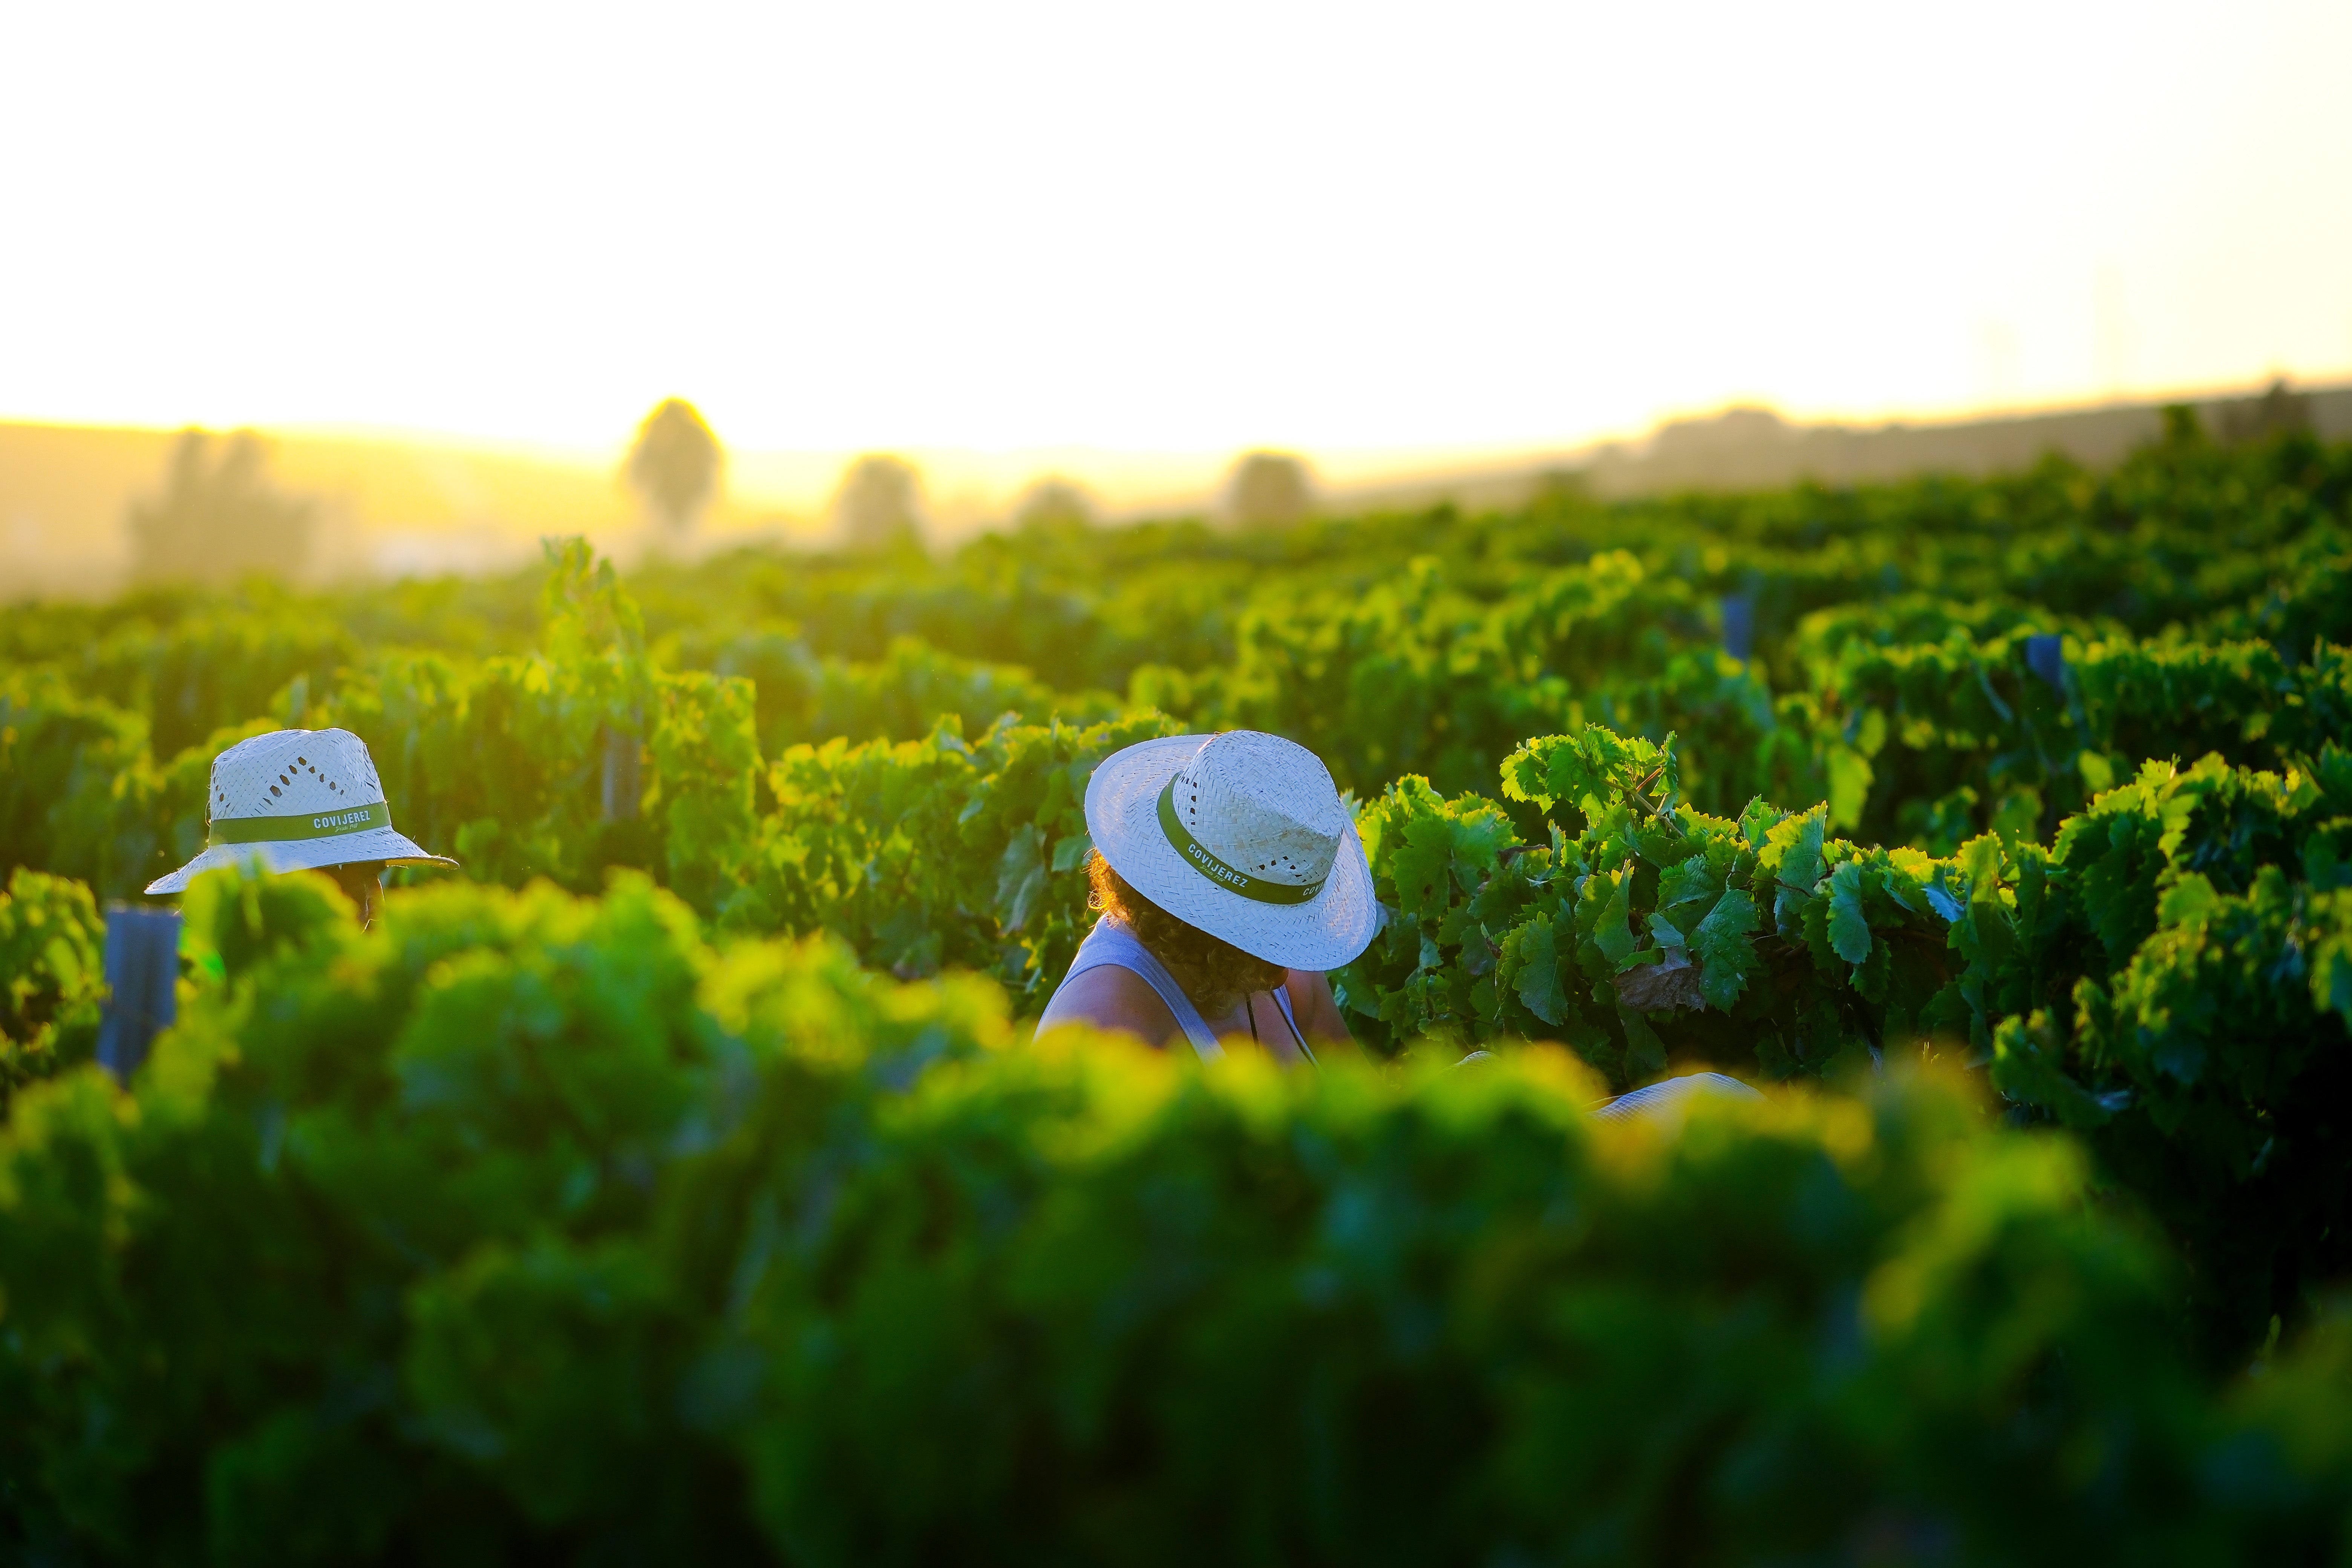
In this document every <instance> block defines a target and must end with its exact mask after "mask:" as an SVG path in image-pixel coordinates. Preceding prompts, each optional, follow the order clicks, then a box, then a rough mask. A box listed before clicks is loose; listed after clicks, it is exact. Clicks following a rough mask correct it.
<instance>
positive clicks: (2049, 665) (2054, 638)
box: [2025, 632, 2066, 697]
mask: <svg viewBox="0 0 2352 1568" xmlns="http://www.w3.org/2000/svg"><path fill="white" fill-rule="evenodd" d="M2025 668H2028V669H2030V670H2032V672H2033V673H2034V674H2036V675H2038V676H2040V677H2041V678H2042V681H2043V683H2044V684H2046V685H2047V686H2048V687H2049V688H2050V689H2051V690H2053V691H2055V692H2057V693H2058V694H2059V695H2060V696H2062V697H2063V696H2064V695H2065V693H2066V649H2065V645H2064V644H2063V643H2062V642H2061V641H2060V640H2059V637H2058V634H2057V633H2056V632H2042V633H2039V634H2037V635H2036V636H2033V637H2027V638H2026V639H2025Z"/></svg>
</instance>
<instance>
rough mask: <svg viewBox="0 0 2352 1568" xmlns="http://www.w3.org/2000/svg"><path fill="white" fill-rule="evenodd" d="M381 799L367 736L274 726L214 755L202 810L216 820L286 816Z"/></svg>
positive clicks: (342, 731) (372, 802)
mask: <svg viewBox="0 0 2352 1568" xmlns="http://www.w3.org/2000/svg"><path fill="white" fill-rule="evenodd" d="M382 800H383V783H382V782H381V781H380V780H378V779H377V777H376V773H375V763H374V762H373V760H372V759H371V758H370V757H369V756H368V749H367V742H364V741H362V740H361V739H360V738H359V737H358V736H357V735H354V734H352V732H351V731H349V730H273V731H270V732H269V733H268V734H267V735H256V736H254V737H253V738H252V739H251V740H249V741H239V742H237V743H236V745H234V746H231V747H230V748H229V749H228V750H227V751H226V752H222V753H221V754H220V755H219V756H217V757H215V758H214V759H213V776H212V789H211V793H210V794H209V795H206V797H205V816H207V817H209V818H210V819H211V820H213V821H215V822H223V821H234V820H236V819H237V818H239V817H250V816H295V815H297V814H299V813H303V812H327V811H338V810H344V809H348V808H350V807H352V806H359V805H377V804H378V803H380V802H381V801H382Z"/></svg>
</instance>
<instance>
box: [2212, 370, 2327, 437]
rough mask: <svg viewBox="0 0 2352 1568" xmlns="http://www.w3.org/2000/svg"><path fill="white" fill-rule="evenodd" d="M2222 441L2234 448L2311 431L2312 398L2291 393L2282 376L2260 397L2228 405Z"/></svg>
mask: <svg viewBox="0 0 2352 1568" xmlns="http://www.w3.org/2000/svg"><path fill="white" fill-rule="evenodd" d="M2310 428H2311V399H2310V398H2308V397H2305V396H2304V395H2302V394H2300V393H2297V392H2293V391H2290V390H2289V389H2288V387H2287V384H2286V381H2285V379H2284V377H2280V378H2277V379H2274V380H2273V381H2272V383H2271V385H2270V390H2269V391H2268V392H2265V393H2263V395H2261V396H2260V397H2248V398H2242V399H2240V400H2239V401H2237V402H2235V403H2225V404H2223V405H2221V439H2222V440H2224V441H2227V442H2229V443H2231V445H2233V446H2242V445H2244V444H2247V443H2249V442H2254V441H2267V440H2269V439H2270V438H2271V437H2273V436H2287V435H2297V434H2302V433H2305V432H2307V431H2309V430H2310Z"/></svg>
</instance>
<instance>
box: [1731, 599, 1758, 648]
mask: <svg viewBox="0 0 2352 1568" xmlns="http://www.w3.org/2000/svg"><path fill="white" fill-rule="evenodd" d="M1755 647H1756V595H1753V594H1726V595H1724V596H1723V651H1724V652H1726V653H1727V654H1729V655H1730V656H1731V657H1732V658H1736V659H1738V661H1739V662H1740V663H1742V664H1746V663H1747V662H1748V655H1749V654H1750V653H1751V652H1753V651H1754V650H1755Z"/></svg>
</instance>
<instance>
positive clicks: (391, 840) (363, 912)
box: [147, 730, 457, 928]
mask: <svg viewBox="0 0 2352 1568" xmlns="http://www.w3.org/2000/svg"><path fill="white" fill-rule="evenodd" d="M205 818H206V821H205V847H204V849H203V850H202V851H201V852H199V853H198V854H197V856H196V858H194V859H193V860H191V861H189V862H188V863H187V864H186V865H184V866H183V867H181V868H179V869H178V870H176V871H174V872H173V873H172V874H171V875H170V876H168V877H158V878H157V879H155V880H153V881H152V882H150V883H148V884H147V891H148V893H149V894H150V895H151V896H152V895H161V894H166V893H176V892H178V891H180V890H181V889H184V888H185V887H186V886H187V885H188V884H189V883H190V882H191V881H193V880H194V879H195V878H196V877H197V876H199V875H201V874H202V873H204V872H205V871H209V870H212V869H213V868H215V867H219V866H234V865H240V864H245V863H247V862H257V863H258V864H259V865H260V866H261V867H262V868H263V869H265V870H268V871H272V872H285V871H320V872H323V873H325V874H326V875H327V876H329V877H331V878H332V879H334V881H335V883H336V885H337V886H338V887H340V888H341V889H343V891H344V893H345V894H347V895H348V896H349V897H350V899H351V900H352V904H354V905H355V906H357V908H358V910H359V916H360V924H361V926H362V928H365V927H367V926H371V925H373V924H374V923H375V917H376V915H377V914H378V913H379V912H380V911H381V910H382V909H383V868H385V867H386V866H455V865H456V864H457V862H456V861H455V860H452V859H450V858H448V857H447V856H446V855H432V854H428V853H426V852H425V850H423V849H421V848H419V847H417V846H416V845H415V844H414V843H412V842H410V841H409V840H408V839H406V838H404V837H401V835H400V834H398V833H397V832H395V831H394V829H393V826H392V807H391V806H390V805H388V804H386V802H385V800H384V798H383V782H382V781H381V780H379V779H378V778H377V777H376V773H375V762H374V760H373V758H371V757H370V756H369V755H368V749H367V743H366V742H363V741H362V740H361V739H360V738H359V737H358V736H357V735H354V734H352V732H351V731H349V730H273V731H270V732H269V733H268V734H267V735H256V736H254V737H253V738H252V739H251V740H249V741H239V742H237V743H236V745H234V746H231V747H230V748H229V749H228V750H227V751H226V752H222V753H221V754H220V755H219V756H217V757H215V758H214V759H213V772H212V781H211V783H210V784H209V786H208V787H207V790H206V793H205Z"/></svg>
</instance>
